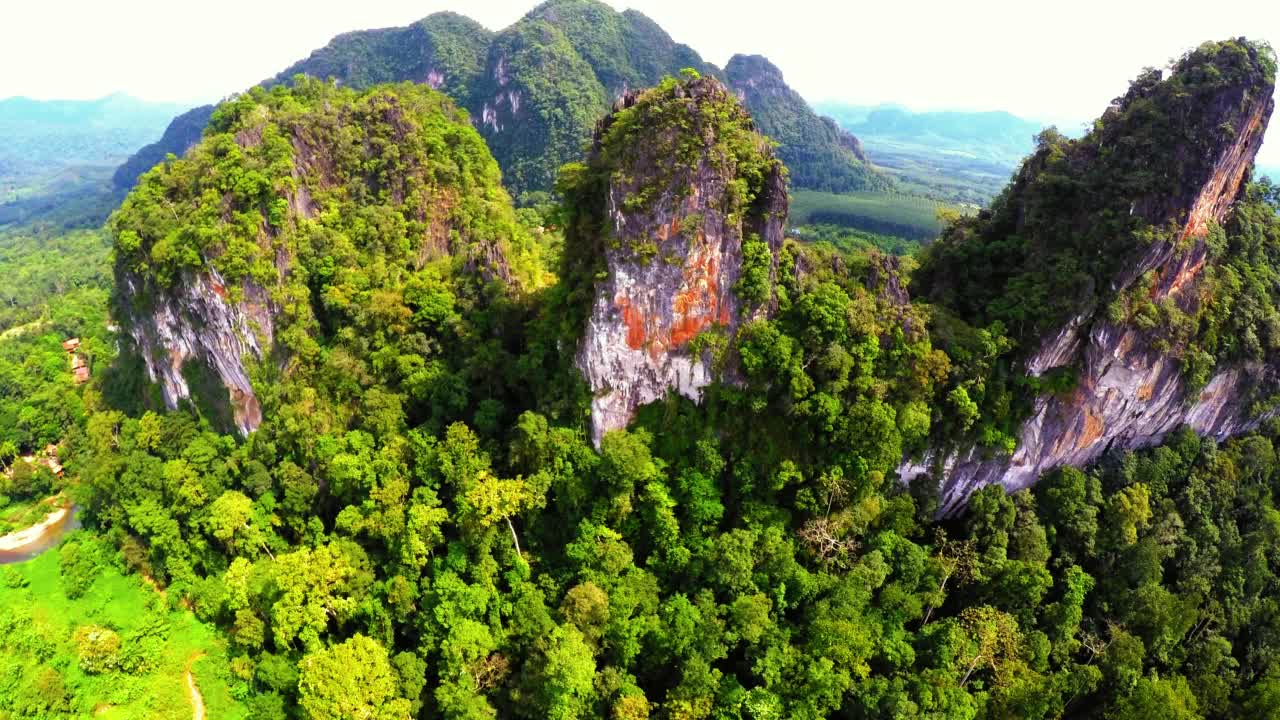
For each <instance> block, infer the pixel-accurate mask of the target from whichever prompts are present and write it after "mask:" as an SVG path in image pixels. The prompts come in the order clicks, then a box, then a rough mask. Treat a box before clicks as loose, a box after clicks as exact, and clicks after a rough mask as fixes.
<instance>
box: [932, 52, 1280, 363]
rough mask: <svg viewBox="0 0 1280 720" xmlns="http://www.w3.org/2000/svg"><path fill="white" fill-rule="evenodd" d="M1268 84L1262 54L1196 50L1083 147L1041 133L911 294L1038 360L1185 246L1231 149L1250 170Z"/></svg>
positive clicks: (955, 228)
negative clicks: (1149, 264) (1012, 341)
mask: <svg viewBox="0 0 1280 720" xmlns="http://www.w3.org/2000/svg"><path fill="white" fill-rule="evenodd" d="M1275 72H1276V61H1275V54H1274V53H1273V52H1272V50H1271V49H1270V47H1268V46H1266V45H1265V44H1258V43H1251V42H1248V41H1246V40H1244V39H1239V40H1228V41H1225V42H1210V43H1205V44H1204V45H1201V46H1200V47H1198V48H1196V49H1194V50H1192V51H1190V52H1188V53H1187V54H1186V55H1184V56H1183V57H1182V58H1180V59H1179V60H1178V61H1177V62H1176V63H1174V65H1173V67H1172V69H1171V72H1170V73H1169V74H1168V76H1167V77H1166V76H1165V74H1164V73H1163V72H1162V71H1160V70H1156V69H1152V68H1148V69H1147V70H1145V71H1144V72H1143V73H1142V74H1141V75H1140V76H1139V77H1138V78H1137V79H1136V80H1135V81H1134V82H1133V83H1132V85H1131V86H1130V88H1129V90H1128V92H1126V93H1125V94H1124V95H1123V96H1121V97H1119V98H1117V99H1116V100H1114V101H1113V102H1112V104H1111V106H1110V107H1109V108H1108V109H1107V110H1106V112H1105V113H1104V114H1103V115H1102V117H1100V118H1099V119H1098V120H1097V121H1096V122H1095V123H1094V125H1093V127H1092V128H1091V129H1090V131H1089V132H1088V134H1087V135H1085V137H1083V138H1081V139H1079V140H1069V139H1067V138H1065V137H1064V136H1063V135H1061V134H1060V133H1058V132H1057V131H1056V130H1053V129H1050V130H1046V131H1045V132H1043V133H1042V134H1041V135H1040V136H1039V138H1038V141H1037V143H1038V148H1037V150H1036V151H1035V153H1034V154H1032V156H1031V157H1030V158H1028V160H1027V161H1026V163H1025V164H1024V165H1023V167H1022V169H1021V170H1020V171H1019V172H1018V173H1017V174H1016V175H1015V177H1014V179H1013V182H1012V183H1011V184H1010V185H1009V187H1008V188H1006V190H1005V191H1004V192H1003V193H1002V194H1001V195H1000V196H999V197H997V198H996V200H995V202H994V203H993V204H992V207H991V210H990V212H984V213H981V214H979V215H977V216H974V217H970V218H962V219H960V220H958V221H957V222H955V223H954V224H953V225H952V226H951V228H949V229H948V230H947V231H946V232H945V233H944V234H943V236H942V238H941V239H940V240H939V241H938V242H937V243H935V244H934V245H933V246H932V247H931V248H930V250H929V251H928V252H927V253H926V254H925V256H924V258H923V261H922V263H921V268H920V272H919V273H918V275H917V278H916V283H917V286H918V288H919V289H920V290H921V292H922V293H923V294H924V295H925V296H927V297H928V298H929V299H930V300H931V301H933V302H936V303H938V304H940V305H942V306H945V307H947V308H948V309H950V310H951V311H953V312H956V313H958V314H959V315H960V316H961V317H964V318H966V319H968V320H970V321H971V322H975V323H978V324H983V325H985V324H988V323H991V322H996V321H999V322H1001V323H1003V324H1004V326H1005V327H1007V328H1009V331H1010V333H1011V334H1012V335H1013V336H1014V337H1015V338H1016V339H1018V340H1019V341H1022V342H1024V344H1025V345H1026V347H1024V350H1026V351H1028V352H1030V351H1033V350H1034V349H1035V348H1034V343H1035V341H1037V340H1039V339H1040V338H1041V337H1042V336H1043V335H1044V334H1045V333H1046V332H1047V331H1049V330H1053V329H1056V328H1059V327H1061V326H1062V325H1063V324H1065V323H1066V321H1067V320H1068V319H1070V318H1071V317H1072V316H1074V315H1076V314H1079V313H1080V312H1082V311H1091V310H1092V309H1093V308H1097V307H1100V306H1104V305H1106V304H1107V303H1109V302H1111V301H1112V300H1113V299H1114V294H1113V291H1114V286H1113V281H1114V280H1116V278H1117V276H1118V275H1120V274H1121V273H1122V272H1123V271H1125V270H1127V269H1130V268H1132V267H1134V265H1135V264H1136V263H1137V261H1138V260H1139V258H1140V257H1141V256H1142V255H1143V254H1144V253H1146V252H1147V251H1148V250H1149V249H1150V248H1151V247H1152V246H1153V245H1154V244H1155V243H1157V242H1159V241H1162V240H1173V241H1178V240H1179V239H1180V238H1179V237H1173V235H1175V234H1177V233H1181V232H1182V230H1183V228H1184V227H1186V226H1187V225H1188V224H1189V223H1194V222H1195V221H1196V218H1194V217H1188V216H1187V214H1186V213H1187V212H1188V210H1189V209H1191V208H1195V207H1196V198H1197V196H1198V195H1199V194H1200V193H1201V192H1210V193H1211V192H1212V188H1213V187H1214V186H1215V184H1221V183H1225V182H1227V181H1228V180H1227V178H1225V177H1219V176H1218V173H1219V172H1220V171H1223V172H1225V168H1217V167H1215V166H1214V165H1213V164H1212V163H1214V162H1215V160H1216V159H1217V158H1218V157H1219V156H1220V155H1221V151H1222V150H1223V149H1224V148H1227V147H1229V146H1230V145H1231V144H1232V143H1234V142H1235V141H1236V139H1237V137H1241V136H1247V137H1248V138H1249V142H1250V143H1252V144H1253V145H1254V147H1252V149H1251V150H1250V149H1249V148H1243V149H1242V150H1241V152H1240V153H1239V158H1237V159H1238V160H1240V161H1241V162H1243V163H1244V164H1245V165H1247V164H1248V163H1250V162H1251V161H1252V156H1253V153H1254V152H1256V150H1257V147H1256V145H1257V144H1259V143H1261V139H1262V137H1261V133H1260V132H1259V129H1260V128H1261V127H1265V124H1266V118H1267V117H1268V116H1269V115H1270V112H1271V106H1272V100H1271V96H1272V93H1273V91H1274V87H1275ZM1255 111H1256V112H1255ZM1202 210H1203V208H1202ZM957 268H964V272H957V271H956V270H957Z"/></svg>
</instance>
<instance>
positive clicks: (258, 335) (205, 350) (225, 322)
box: [120, 269, 278, 435]
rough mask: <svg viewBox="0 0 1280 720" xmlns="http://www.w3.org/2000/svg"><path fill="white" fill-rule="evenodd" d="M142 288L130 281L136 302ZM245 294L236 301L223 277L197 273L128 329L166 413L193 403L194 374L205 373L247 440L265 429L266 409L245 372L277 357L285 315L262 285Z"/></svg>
mask: <svg viewBox="0 0 1280 720" xmlns="http://www.w3.org/2000/svg"><path fill="white" fill-rule="evenodd" d="M143 283H144V280H143V279H142V278H140V277H139V276H137V275H135V274H132V273H126V274H124V275H123V276H122V277H121V286H120V290H121V292H122V293H123V294H124V296H125V297H134V296H136V295H138V294H140V293H141V291H142V286H143ZM244 291H245V297H244V300H243V301H241V302H235V301H232V300H229V299H228V298H227V292H226V282H225V281H224V280H223V278H222V277H221V275H219V274H218V272H217V271H216V270H213V269H210V270H208V271H206V272H199V273H193V274H191V275H190V276H188V277H186V278H184V279H183V280H182V281H180V282H179V283H177V285H176V286H175V288H174V289H173V290H172V291H171V292H167V293H164V294H163V295H162V296H161V298H160V299H159V300H158V301H157V302H156V303H155V304H154V305H152V306H151V307H149V308H145V309H142V308H139V309H140V310H142V312H130V313H129V315H128V317H127V318H125V322H124V325H125V327H126V328H127V329H128V333H129V336H130V337H131V338H132V339H133V341H134V343H135V346H136V347H137V349H138V351H139V354H140V355H141V357H142V360H143V363H144V364H145V365H146V368H147V376H148V378H150V380H151V381H152V382H154V383H156V384H158V385H159V386H160V390H161V393H162V395H163V397H164V402H165V405H167V406H168V407H169V408H170V409H173V408H176V407H178V405H179V404H180V403H182V402H183V401H185V400H189V399H190V398H191V397H192V388H191V385H190V383H189V382H188V381H187V369H188V366H189V365H202V366H203V367H204V368H207V369H208V370H209V371H211V372H212V373H213V375H214V376H215V377H216V378H217V380H218V382H220V383H221V384H222V386H223V387H225V388H226V391H227V398H226V400H227V403H228V404H229V406H230V408H231V412H232V420H233V422H234V423H235V426H236V428H237V429H238V430H239V431H240V433H241V434H242V435H247V434H249V433H251V432H253V431H254V430H257V429H258V426H259V425H261V424H262V405H261V403H260V402H259V401H258V397H257V395H256V394H255V393H254V390H253V383H252V382H251V381H250V379H249V373H248V370H247V369H246V367H245V364H246V362H247V361H249V360H259V361H260V360H262V359H263V357H264V355H265V354H266V353H267V352H269V351H270V350H271V349H272V347H273V345H274V342H275V338H274V334H275V328H274V320H273V318H274V316H275V314H276V313H277V312H278V308H277V307H275V305H274V303H272V301H271V299H270V297H269V295H268V293H267V291H266V290H264V289H263V288H262V287H261V286H259V285H258V284H256V283H252V282H247V283H245V287H244ZM126 306H128V304H126Z"/></svg>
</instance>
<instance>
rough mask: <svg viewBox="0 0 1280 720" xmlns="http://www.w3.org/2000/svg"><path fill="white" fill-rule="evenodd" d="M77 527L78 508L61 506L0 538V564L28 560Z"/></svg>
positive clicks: (78, 518)
mask: <svg viewBox="0 0 1280 720" xmlns="http://www.w3.org/2000/svg"><path fill="white" fill-rule="evenodd" d="M79 527H80V510H79V508H76V507H74V506H73V507H71V508H61V509H59V510H58V511H57V512H55V513H52V514H50V515H49V516H48V517H46V518H45V519H44V520H43V521H42V522H40V523H37V524H36V525H33V526H31V527H29V528H27V529H26V530H19V531H18V532H16V533H10V534H9V535H5V536H4V537H2V538H0V565H8V564H10V563H19V562H24V561H26V560H30V559H31V558H33V557H35V556H37V555H39V554H40V553H42V552H44V551H45V550H48V549H49V548H51V547H53V546H55V545H57V544H58V541H59V540H61V539H62V536H64V535H66V534H67V533H69V532H71V531H72V530H75V529H76V528H79Z"/></svg>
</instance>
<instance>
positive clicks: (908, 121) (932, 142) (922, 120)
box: [815, 103, 1044, 203]
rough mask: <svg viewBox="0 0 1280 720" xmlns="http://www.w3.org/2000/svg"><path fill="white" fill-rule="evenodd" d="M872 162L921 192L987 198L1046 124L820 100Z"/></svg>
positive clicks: (1005, 179) (821, 107) (997, 114)
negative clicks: (852, 136)
mask: <svg viewBox="0 0 1280 720" xmlns="http://www.w3.org/2000/svg"><path fill="white" fill-rule="evenodd" d="M815 108H816V109H817V110H818V112H821V113H823V114H825V115H828V116H830V117H832V118H835V120H836V122H838V123H840V126H841V127H843V128H844V129H845V130H848V131H849V132H851V133H853V134H854V135H856V136H857V137H858V138H859V139H860V140H861V141H862V144H863V147H864V148H865V149H866V152H867V155H868V156H869V157H870V158H871V161H872V162H873V163H875V164H877V165H879V166H882V167H885V168H888V169H889V170H890V171H892V172H894V173H895V174H896V175H897V176H898V177H899V179H900V180H902V181H903V182H904V183H905V184H906V185H907V186H908V187H910V188H912V189H913V190H915V191H917V192H924V193H927V194H930V195H934V196H939V197H943V198H946V199H949V200H958V201H963V202H974V203H984V202H986V201H987V200H988V199H990V197H991V196H992V195H994V194H995V193H996V192H999V190H1000V188H1001V187H1003V186H1004V184H1005V183H1006V182H1008V180H1009V176H1010V174H1011V173H1012V172H1013V169H1014V168H1015V167H1017V166H1018V165H1019V164H1020V163H1021V162H1022V160H1023V159H1024V158H1025V157H1026V156H1027V155H1028V154H1029V153H1030V152H1031V149H1032V148H1033V147H1034V145H1035V136H1036V135H1037V134H1038V133H1039V132H1040V131H1041V130H1042V129H1043V128H1044V123H1040V122H1037V121H1034V120H1028V119H1025V118H1020V117H1018V116H1016V115H1012V114H1010V113H1007V112H1003V111H991V112H961V111H941V112H912V111H910V110H908V109H906V108H904V107H902V106H900V105H879V106H875V107H868V106H865V105H848V104H841V103H817V104H816V105H815Z"/></svg>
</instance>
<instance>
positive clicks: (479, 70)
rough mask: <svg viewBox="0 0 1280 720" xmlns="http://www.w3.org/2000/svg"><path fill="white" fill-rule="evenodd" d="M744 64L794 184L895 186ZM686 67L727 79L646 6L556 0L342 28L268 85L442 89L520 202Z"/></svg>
mask: <svg viewBox="0 0 1280 720" xmlns="http://www.w3.org/2000/svg"><path fill="white" fill-rule="evenodd" d="M744 62H745V60H744V59H735V61H733V62H731V63H730V67H729V68H728V70H726V73H725V76H726V77H727V78H728V80H729V82H730V85H731V87H733V88H734V89H735V90H737V91H738V92H740V93H743V94H744V95H745V96H746V98H747V105H748V107H749V109H750V110H751V111H752V114H753V115H754V116H755V117H756V122H757V123H758V124H759V126H760V129H761V131H762V132H764V133H765V134H766V135H769V136H770V137H773V138H774V139H775V140H777V141H779V142H780V143H781V145H782V152H783V157H784V159H785V160H787V162H788V164H789V165H791V167H792V172H793V181H794V182H795V184H796V185H797V186H798V187H811V188H815V189H819V190H829V191H835V192H844V191H848V190H867V189H879V188H884V187H887V186H888V184H889V180H888V179H887V178H886V176H884V175H882V174H880V173H879V172H877V171H876V170H875V169H874V168H873V167H871V164H870V163H869V162H868V161H867V160H866V158H865V157H863V156H861V155H860V154H859V150H858V147H857V140H856V139H855V138H853V137H852V136H850V135H848V134H847V133H843V132H841V131H840V130H839V129H838V128H837V127H836V125H835V124H834V122H832V121H830V120H824V119H822V118H820V117H818V116H817V115H816V114H814V112H813V111H812V110H811V109H810V108H809V106H808V105H807V104H806V103H805V101H804V100H803V99H802V98H801V97H800V96H799V95H797V94H796V93H795V92H794V91H793V90H791V89H790V88H789V87H787V86H786V84H785V83H783V81H782V76H781V73H779V72H778V71H777V69H776V68H773V67H772V66H771V65H769V64H768V61H767V60H764V59H763V58H756V59H755V60H754V61H753V62H754V63H755V65H751V66H750V67H747V66H746V65H743V63H744ZM760 62H763V64H764V65H765V66H767V67H768V68H769V70H768V72H767V73H766V74H767V76H768V77H767V81H766V82H765V83H764V84H763V85H762V84H761V83H760V82H758V80H759V77H758V73H756V72H755V71H754V69H753V68H754V67H755V66H756V65H758V64H759V63H760ZM739 65H743V67H742V69H741V70H738V69H737V68H738V67H739ZM685 68H691V69H693V70H696V71H698V72H699V73H701V74H705V75H714V76H721V75H722V73H721V72H720V70H719V69H717V68H716V67H714V66H713V65H710V64H709V63H706V62H704V61H703V60H702V58H700V57H699V56H698V54H697V53H696V52H694V51H693V50H692V49H690V48H689V47H688V46H686V45H682V44H679V43H676V42H675V41H674V40H672V38H671V37H670V35H668V34H667V33H666V31H664V30H663V29H662V28H661V27H659V26H658V25H657V24H656V23H654V22H653V21H652V20H650V19H649V18H647V17H645V16H644V15H642V14H641V13H639V12H636V11H634V10H627V11H626V12H621V13H620V12H618V11H616V10H614V9H613V8H612V7H610V6H609V5H607V4H605V3H603V2H599V1H598V0H547V1H546V2H544V3H542V4H541V5H539V6H538V7H536V8H534V9H533V10H532V11H530V12H529V13H528V14H527V15H526V16H525V17H524V18H522V19H521V20H520V21H518V22H517V23H515V24H514V25H512V26H511V27H508V28H506V29H504V30H502V31H501V32H498V33H496V34H494V33H490V32H489V31H488V30H486V29H485V28H483V27H482V26H481V25H479V24H478V23H476V22H474V21H472V20H469V19H467V18H465V17H462V16H460V15H457V14H454V13H437V14H435V15H432V16H430V17H427V18H425V19H423V20H421V21H419V22H417V23H414V24H413V25H410V26H408V27H403V28H388V29H383V30H362V31H357V32H351V33H346V34H344V35H340V36H338V37H336V38H334V39H333V40H332V41H331V42H330V43H329V44H328V45H327V46H325V47H324V48H321V49H319V50H317V51H316V52H314V53H312V55H311V56H310V57H309V58H307V59H305V60H302V61H300V62H298V63H295V64H294V65H292V66H290V67H289V68H287V69H286V70H284V71H283V72H281V73H280V74H279V75H277V76H276V77H275V78H273V79H271V80H268V81H266V82H265V83H264V85H265V86H270V85H272V84H277V83H289V82H291V81H292V78H293V77H294V76H295V75H297V74H299V73H302V74H306V75H310V76H312V77H314V78H318V79H321V80H326V79H329V78H334V79H336V80H338V81H339V82H341V83H343V84H345V85H349V86H351V87H354V88H357V89H363V88H367V87H370V86H371V85H374V84H376V83H384V82H402V81H410V82H415V83H422V84H426V85H429V86H431V87H432V88H434V89H437V90H441V91H443V92H444V93H446V94H447V95H449V96H450V97H451V98H453V100H454V101H455V102H456V103H457V104H458V106H459V107H462V108H465V109H467V110H468V111H469V112H470V115H471V121H472V123H473V124H474V125H475V127H476V129H478V130H479V131H480V133H481V135H482V136H483V137H484V138H485V141H486V142H487V143H488V145H489V147H490V149H491V151H492V152H493V155H494V157H495V158H496V159H497V161H498V164H499V166H500V167H501V168H502V170H503V179H504V183H505V185H506V187H507V188H508V189H509V190H510V191H511V193H512V194H513V195H514V196H516V198H517V200H518V201H520V203H521V204H522V205H534V204H537V203H539V202H541V201H542V200H543V199H544V198H545V197H546V194H547V193H548V192H550V191H551V190H552V188H553V186H554V184H555V179H556V174H557V172H558V170H559V168H560V166H561V165H563V164H564V163H566V162H571V161H575V160H579V159H580V156H581V151H582V147H583V146H584V145H585V144H586V143H587V142H588V141H589V140H590V138H591V133H592V130H593V128H594V126H595V123H596V121H597V120H598V119H599V118H600V117H601V116H602V115H604V114H605V113H606V112H607V111H608V109H609V106H610V105H611V104H612V103H613V101H614V100H615V99H617V98H618V96H620V95H621V94H622V93H623V92H624V91H626V90H627V89H635V88H643V87H647V86H650V85H654V84H656V83H657V82H658V81H659V80H661V79H662V78H663V77H664V76H667V75H675V74H677V73H679V71H681V70H683V69H685ZM203 120H207V112H206V113H204V114H203V115H200V114H198V113H196V112H193V113H190V114H188V115H186V116H183V117H180V118H178V119H177V120H175V124H174V126H171V127H170V129H169V131H167V132H166V135H165V137H164V138H163V139H162V140H161V141H160V142H158V143H156V144H155V145H153V146H151V147H148V148H146V149H144V150H143V151H141V152H139V153H138V155H137V156H136V157H135V158H133V159H131V160H130V161H129V163H128V164H127V165H126V166H124V167H122V168H121V170H120V172H118V173H117V175H116V183H117V185H118V186H119V187H121V188H124V189H128V188H131V187H132V186H133V184H134V183H135V182H136V180H137V178H138V176H139V175H141V174H142V172H145V170H146V169H148V168H150V167H151V166H152V165H154V164H155V163H157V162H159V161H160V160H163V159H164V156H165V155H166V154H167V153H173V154H175V155H182V154H183V152H185V151H186V149H187V148H189V147H191V146H192V145H194V144H195V142H196V141H197V140H198V139H199V136H198V135H196V134H192V133H191V132H190V128H191V127H192V126H193V125H194V124H196V123H199V124H201V125H202V124H203Z"/></svg>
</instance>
